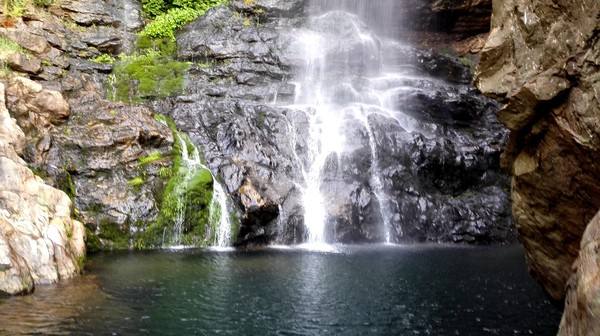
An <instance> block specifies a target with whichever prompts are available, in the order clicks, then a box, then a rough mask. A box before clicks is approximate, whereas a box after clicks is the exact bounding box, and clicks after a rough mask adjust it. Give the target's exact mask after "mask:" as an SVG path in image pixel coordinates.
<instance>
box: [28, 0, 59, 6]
mask: <svg viewBox="0 0 600 336" xmlns="http://www.w3.org/2000/svg"><path fill="white" fill-rule="evenodd" d="M53 3H54V0H33V4H34V5H36V6H38V7H50V6H51V5H52V4H53Z"/></svg>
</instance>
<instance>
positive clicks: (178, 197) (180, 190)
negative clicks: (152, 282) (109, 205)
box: [134, 115, 214, 249]
mask: <svg viewBox="0 0 600 336" xmlns="http://www.w3.org/2000/svg"><path fill="white" fill-rule="evenodd" d="M155 119H156V120H157V121H159V122H161V123H164V124H166V125H168V126H169V128H170V129H171V131H172V132H173V135H174V138H175V139H180V140H179V141H176V142H175V143H174V144H173V152H172V153H171V157H172V159H173V160H172V166H171V167H170V169H169V171H166V170H162V171H161V173H160V175H161V176H164V177H165V178H168V180H167V181H166V183H165V187H164V190H163V191H162V195H161V197H160V199H161V201H160V211H159V215H158V218H157V220H156V221H155V222H153V223H149V224H148V225H147V226H146V227H145V228H143V230H142V231H143V232H142V233H141V234H140V235H139V236H138V237H137V239H136V242H135V244H134V246H135V247H136V248H139V249H141V248H149V247H160V246H162V244H163V243H165V242H170V241H171V239H172V234H173V228H174V226H175V223H176V221H177V219H178V216H179V214H183V218H184V220H183V222H184V228H183V234H182V237H181V239H182V241H181V243H182V244H185V245H195V246H206V245H209V244H210V243H211V237H207V235H206V232H207V224H208V223H209V207H210V202H211V200H212V193H213V178H212V174H211V172H210V171H209V170H207V169H198V170H197V171H190V168H189V167H187V166H186V165H185V164H183V160H182V150H183V146H186V148H185V149H186V150H187V151H188V152H189V153H191V152H192V151H193V150H194V144H193V143H192V141H191V139H190V138H189V137H188V136H187V135H185V134H182V133H179V132H178V131H177V127H176V126H175V123H174V122H173V121H172V120H171V119H169V118H167V117H165V116H162V115H156V116H155ZM190 175H192V176H190ZM212 231H214V230H211V232H212Z"/></svg>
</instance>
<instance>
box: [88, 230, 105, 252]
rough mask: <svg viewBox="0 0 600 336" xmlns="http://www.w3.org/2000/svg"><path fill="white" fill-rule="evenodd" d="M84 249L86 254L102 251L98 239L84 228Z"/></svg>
mask: <svg viewBox="0 0 600 336" xmlns="http://www.w3.org/2000/svg"><path fill="white" fill-rule="evenodd" d="M85 249H86V251H87V252H88V253H94V252H99V251H101V250H102V242H101V241H100V238H98V236H97V235H96V234H95V233H94V232H92V230H90V229H89V228H87V227H86V228H85Z"/></svg>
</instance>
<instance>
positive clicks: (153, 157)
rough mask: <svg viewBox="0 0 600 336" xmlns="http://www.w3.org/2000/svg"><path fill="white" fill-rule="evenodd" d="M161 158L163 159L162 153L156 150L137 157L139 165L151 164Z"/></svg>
mask: <svg viewBox="0 0 600 336" xmlns="http://www.w3.org/2000/svg"><path fill="white" fill-rule="evenodd" d="M162 159H163V156H162V153H161V152H158V151H156V152H152V153H150V154H148V155H146V156H143V157H141V158H139V159H138V163H139V164H140V166H147V165H149V164H152V163H154V162H156V161H160V160H162Z"/></svg>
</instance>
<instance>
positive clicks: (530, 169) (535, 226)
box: [476, 0, 600, 299]
mask: <svg viewBox="0 0 600 336" xmlns="http://www.w3.org/2000/svg"><path fill="white" fill-rule="evenodd" d="M493 7H494V8H493V17H492V31H491V34H490V37H489V39H488V40H487V43H486V45H485V47H484V49H483V51H482V54H481V63H480V64H479V69H478V73H477V79H476V82H477V85H478V87H479V89H480V90H481V91H483V92H484V93H486V94H488V95H491V96H494V97H496V98H498V99H499V100H501V101H502V102H504V103H505V106H504V107H503V108H502V110H501V111H500V112H499V119H500V120H501V121H502V122H503V123H504V124H505V125H506V126H507V127H508V128H509V129H510V130H511V136H510V140H509V145H508V148H507V150H506V152H505V153H504V157H503V164H504V166H505V167H506V168H508V169H509V170H510V171H511V172H512V174H513V179H512V200H513V215H514V219H515V222H516V225H517V228H518V230H519V233H520V237H521V241H522V242H523V244H524V246H525V248H526V251H527V259H528V262H529V266H530V270H531V272H532V274H533V275H534V276H535V277H536V278H537V279H538V280H540V282H541V283H542V284H543V285H544V287H545V288H546V290H547V291H548V292H549V293H550V294H551V295H552V296H553V297H555V298H557V299H558V298H561V297H562V296H563V295H564V289H565V284H566V282H567V279H568V278H569V276H570V273H571V264H572V263H573V261H574V260H575V258H576V257H577V254H578V252H579V246H580V245H579V244H580V240H581V236H582V234H583V232H584V230H585V228H586V225H587V223H588V222H589V221H590V219H592V217H593V216H594V214H595V213H596V212H597V211H598V208H600V184H599V183H598V181H599V178H600V75H599V71H598V70H599V69H600V2H598V1H597V0H534V1H525V0H495V1H494V3H493Z"/></svg>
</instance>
